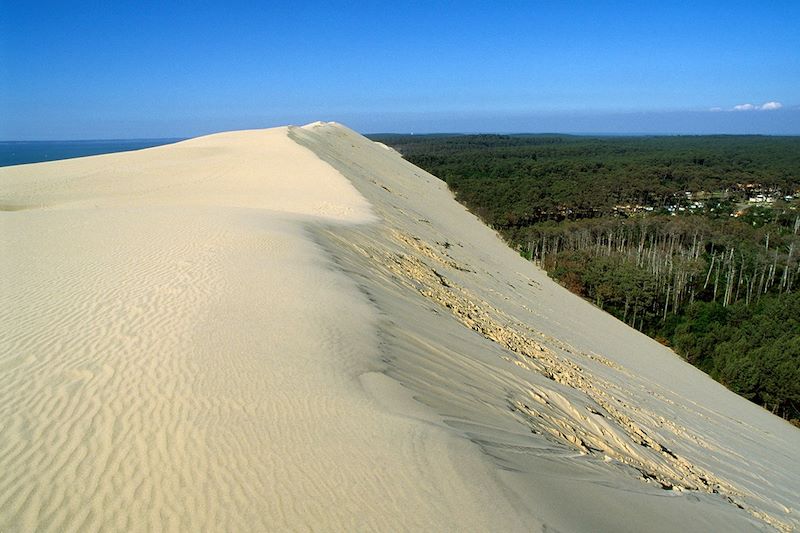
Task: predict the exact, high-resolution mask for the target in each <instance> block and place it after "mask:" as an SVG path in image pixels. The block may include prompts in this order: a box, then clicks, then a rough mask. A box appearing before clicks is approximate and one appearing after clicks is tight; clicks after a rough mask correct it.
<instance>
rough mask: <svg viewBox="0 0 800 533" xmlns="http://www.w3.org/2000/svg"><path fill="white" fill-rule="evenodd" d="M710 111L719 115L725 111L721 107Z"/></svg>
mask: <svg viewBox="0 0 800 533" xmlns="http://www.w3.org/2000/svg"><path fill="white" fill-rule="evenodd" d="M709 111H711V112H712V113H719V112H720V111H723V109H722V108H721V107H712V108H711V109H709Z"/></svg>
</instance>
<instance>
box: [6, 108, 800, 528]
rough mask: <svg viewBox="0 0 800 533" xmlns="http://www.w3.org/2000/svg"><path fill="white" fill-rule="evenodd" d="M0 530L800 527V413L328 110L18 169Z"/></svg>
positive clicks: (11, 230) (10, 180)
mask: <svg viewBox="0 0 800 533" xmlns="http://www.w3.org/2000/svg"><path fill="white" fill-rule="evenodd" d="M0 206H1V207H2V211H0V242H1V243H2V252H3V253H2V254H0V280H2V281H0V283H2V286H1V287H0V369H2V371H1V372H0V425H1V426H2V428H3V431H2V432H1V433H0V531H31V530H43V531H99V530H109V529H113V530H130V531H152V530H171V531H186V530H211V531H232V530H235V531H264V530H287V529H289V530H333V531H341V530H359V531H360V530H382V531H385V530H463V531H491V530H495V531H496V530H503V531H536V530H548V531H553V530H558V531H642V530H648V531H662V530H663V531H673V530H675V529H682V530H685V531H723V530H731V531H732V530H736V531H746V530H763V529H767V530H770V529H771V530H779V531H791V530H793V529H796V528H797V527H798V526H800V519H799V518H798V501H797V494H800V469H799V468H798V464H800V461H798V459H800V435H799V434H800V432H798V431H797V430H796V429H795V428H793V427H791V426H790V425H788V424H787V423H785V422H784V421H782V420H780V419H778V418H776V417H773V416H772V415H770V414H769V413H767V412H765V411H763V410H762V409H760V408H759V407H757V406H755V405H752V404H750V403H749V402H747V401H745V400H743V399H741V398H739V397H737V396H736V395H734V394H732V393H730V392H729V391H727V390H725V389H724V388H723V387H721V386H719V385H718V384H716V383H714V382H713V381H711V380H710V379H709V378H707V377H706V376H705V375H703V374H701V373H700V372H698V371H697V370H695V369H694V368H692V367H691V366H689V365H688V364H685V363H684V362H682V361H681V360H680V359H678V358H677V357H676V356H675V355H674V354H673V353H672V352H670V351H669V350H667V349H666V348H664V347H662V346H660V345H659V344H657V343H655V342H653V341H651V340H650V339H648V338H646V337H644V336H642V335H640V334H638V333H637V332H635V331H634V330H632V329H630V328H628V327H626V326H625V325H624V324H622V323H620V322H618V321H616V320H615V319H613V318H612V317H610V316H608V315H606V314H604V313H602V312H601V311H599V310H597V309H595V308H594V307H592V306H590V305H589V304H587V303H585V302H583V301H582V300H580V299H578V298H577V297H574V296H572V295H571V294H569V293H568V292H566V291H565V290H564V289H562V288H561V287H559V286H557V285H555V284H554V283H553V282H551V281H550V280H549V279H548V278H547V277H546V275H544V273H542V272H541V271H540V270H538V269H536V268H535V267H534V266H532V265H531V264H530V263H528V262H526V261H524V260H523V259H522V258H520V257H519V256H517V255H516V254H515V253H514V252H513V251H512V250H510V249H508V248H507V247H506V246H505V244H504V243H502V242H501V241H500V240H499V239H498V238H497V236H496V235H495V234H494V233H493V232H492V231H491V230H490V229H488V228H486V227H485V226H483V225H482V224H481V223H480V222H479V221H478V220H477V219H476V218H475V217H474V216H472V215H471V214H470V213H468V212H467V211H466V210H465V209H464V208H463V207H462V206H460V205H459V204H458V203H456V202H455V201H454V200H453V198H452V196H451V195H450V193H449V192H448V191H447V189H446V187H445V185H444V184H443V183H442V182H440V181H438V180H437V179H436V178H434V177H433V176H430V175H428V174H426V173H425V172H423V171H421V170H419V169H417V168H416V167H414V166H412V165H410V164H409V163H407V162H405V161H404V160H403V159H402V158H401V157H400V156H399V155H398V154H397V153H395V152H394V151H392V150H389V149H387V148H386V147H383V146H381V145H378V144H376V143H372V142H370V141H369V140H367V139H365V138H364V137H362V136H360V135H358V134H356V133H354V132H352V131H350V130H348V129H347V128H345V127H343V126H340V125H337V124H324V123H315V124H312V125H309V126H306V127H302V128H297V127H288V128H277V129H272V130H255V131H244V132H232V133H224V134H217V135H212V136H207V137H201V138H197V139H193V140H189V141H184V142H181V143H177V144H174V145H169V146H163V147H157V148H150V149H146V150H141V151H137V152H127V153H121V154H110V155H103V156H95V157H88V158H81V159H74V160H68V161H60V162H52V163H41V164H32V165H22V166H17V167H8V168H3V169H0Z"/></svg>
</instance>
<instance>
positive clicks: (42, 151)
mask: <svg viewBox="0 0 800 533" xmlns="http://www.w3.org/2000/svg"><path fill="white" fill-rule="evenodd" d="M181 140H183V139H118V140H98V141H0V167H7V166H10V165H22V164H24V163H39V162H41V161H56V160H58V159H72V158H73V157H84V156H87V155H98V154H110V153H114V152H127V151H130V150H140V149H142V148H150V147H153V146H161V145H163V144H171V143H174V142H178V141H181Z"/></svg>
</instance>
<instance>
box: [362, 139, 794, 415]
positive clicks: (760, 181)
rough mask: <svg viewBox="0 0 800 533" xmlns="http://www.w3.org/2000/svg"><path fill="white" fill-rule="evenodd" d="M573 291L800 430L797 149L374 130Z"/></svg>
mask: <svg viewBox="0 0 800 533" xmlns="http://www.w3.org/2000/svg"><path fill="white" fill-rule="evenodd" d="M373 138H374V139H375V140H379V141H381V142H384V143H386V144H389V145H391V146H392V147H394V148H395V149H397V150H398V151H400V152H401V153H402V154H403V156H404V157H405V158H406V159H408V160H409V161H411V162H412V163H414V164H416V165H418V166H420V167H422V168H424V169H425V170H427V171H429V172H431V173H433V174H435V175H437V176H439V177H440V178H442V179H444V180H445V181H446V182H447V183H448V185H449V186H450V188H451V189H452V190H453V191H454V193H455V194H456V197H457V198H458V199H459V200H460V201H461V202H463V203H464V204H465V205H467V206H468V207H469V208H470V209H472V210H473V211H474V212H476V213H477V214H478V215H480V216H481V217H482V218H483V219H484V220H485V221H486V222H487V223H488V224H490V225H491V226H492V227H494V228H496V229H497V230H498V231H499V232H500V233H501V234H502V235H503V236H504V237H505V238H506V239H507V240H508V242H509V243H510V244H511V245H512V246H515V247H516V248H517V249H519V251H520V253H521V254H522V255H523V256H525V257H527V258H528V259H530V260H532V261H534V262H536V263H537V264H539V265H540V266H542V267H543V268H544V269H545V270H546V271H547V272H548V273H549V274H550V275H551V276H552V277H553V278H555V279H556V280H558V281H559V282H560V283H562V284H563V285H564V286H565V287H567V288H568V289H570V290H571V291H573V292H575V293H577V294H579V295H581V296H583V297H585V298H586V299H588V300H590V301H592V302H594V303H595V304H596V305H597V306H599V307H601V308H603V309H605V310H607V311H608V312H610V313H612V314H614V315H615V316H617V317H618V318H619V319H620V320H623V321H625V322H626V323H628V324H629V325H631V326H632V327H635V328H636V329H639V330H640V331H643V332H644V333H647V334H648V335H650V336H652V337H654V338H656V339H657V340H659V341H660V342H662V343H664V344H667V345H669V346H671V347H672V348H673V349H675V351H676V352H677V353H678V354H680V355H681V356H682V357H684V358H685V359H686V360H687V361H689V362H690V363H692V364H694V365H695V366H697V367H699V368H701V369H702V370H704V371H705V372H707V373H709V374H710V375H711V376H712V377H714V378H715V379H717V380H718V381H720V382H721V383H723V384H724V385H726V386H727V387H728V388H730V389H731V390H733V391H735V392H737V393H739V394H741V395H742V396H744V397H746V398H748V399H750V400H752V401H754V402H756V403H758V404H760V405H762V406H764V407H765V408H767V409H769V410H770V411H772V412H773V413H775V414H778V415H780V416H782V417H784V418H787V419H790V420H792V421H793V422H795V423H796V424H797V423H798V422H797V420H798V419H800V294H798V292H799V291H800V201H798V196H800V138H799V137H761V136H675V137H582V136H565V135H512V136H509V135H452V136H448V135H430V136H427V135H423V136H410V135H402V136H400V135H382V136H373Z"/></svg>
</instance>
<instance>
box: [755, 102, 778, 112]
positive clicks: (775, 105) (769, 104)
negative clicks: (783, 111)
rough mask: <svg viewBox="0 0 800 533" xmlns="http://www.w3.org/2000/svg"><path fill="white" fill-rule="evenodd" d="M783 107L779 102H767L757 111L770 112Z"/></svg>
mask: <svg viewBox="0 0 800 533" xmlns="http://www.w3.org/2000/svg"><path fill="white" fill-rule="evenodd" d="M782 107H783V104H782V103H780V102H767V103H766V104H764V105H762V106H761V107H760V108H759V109H761V110H762V111H772V110H773V109H780V108H782Z"/></svg>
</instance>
